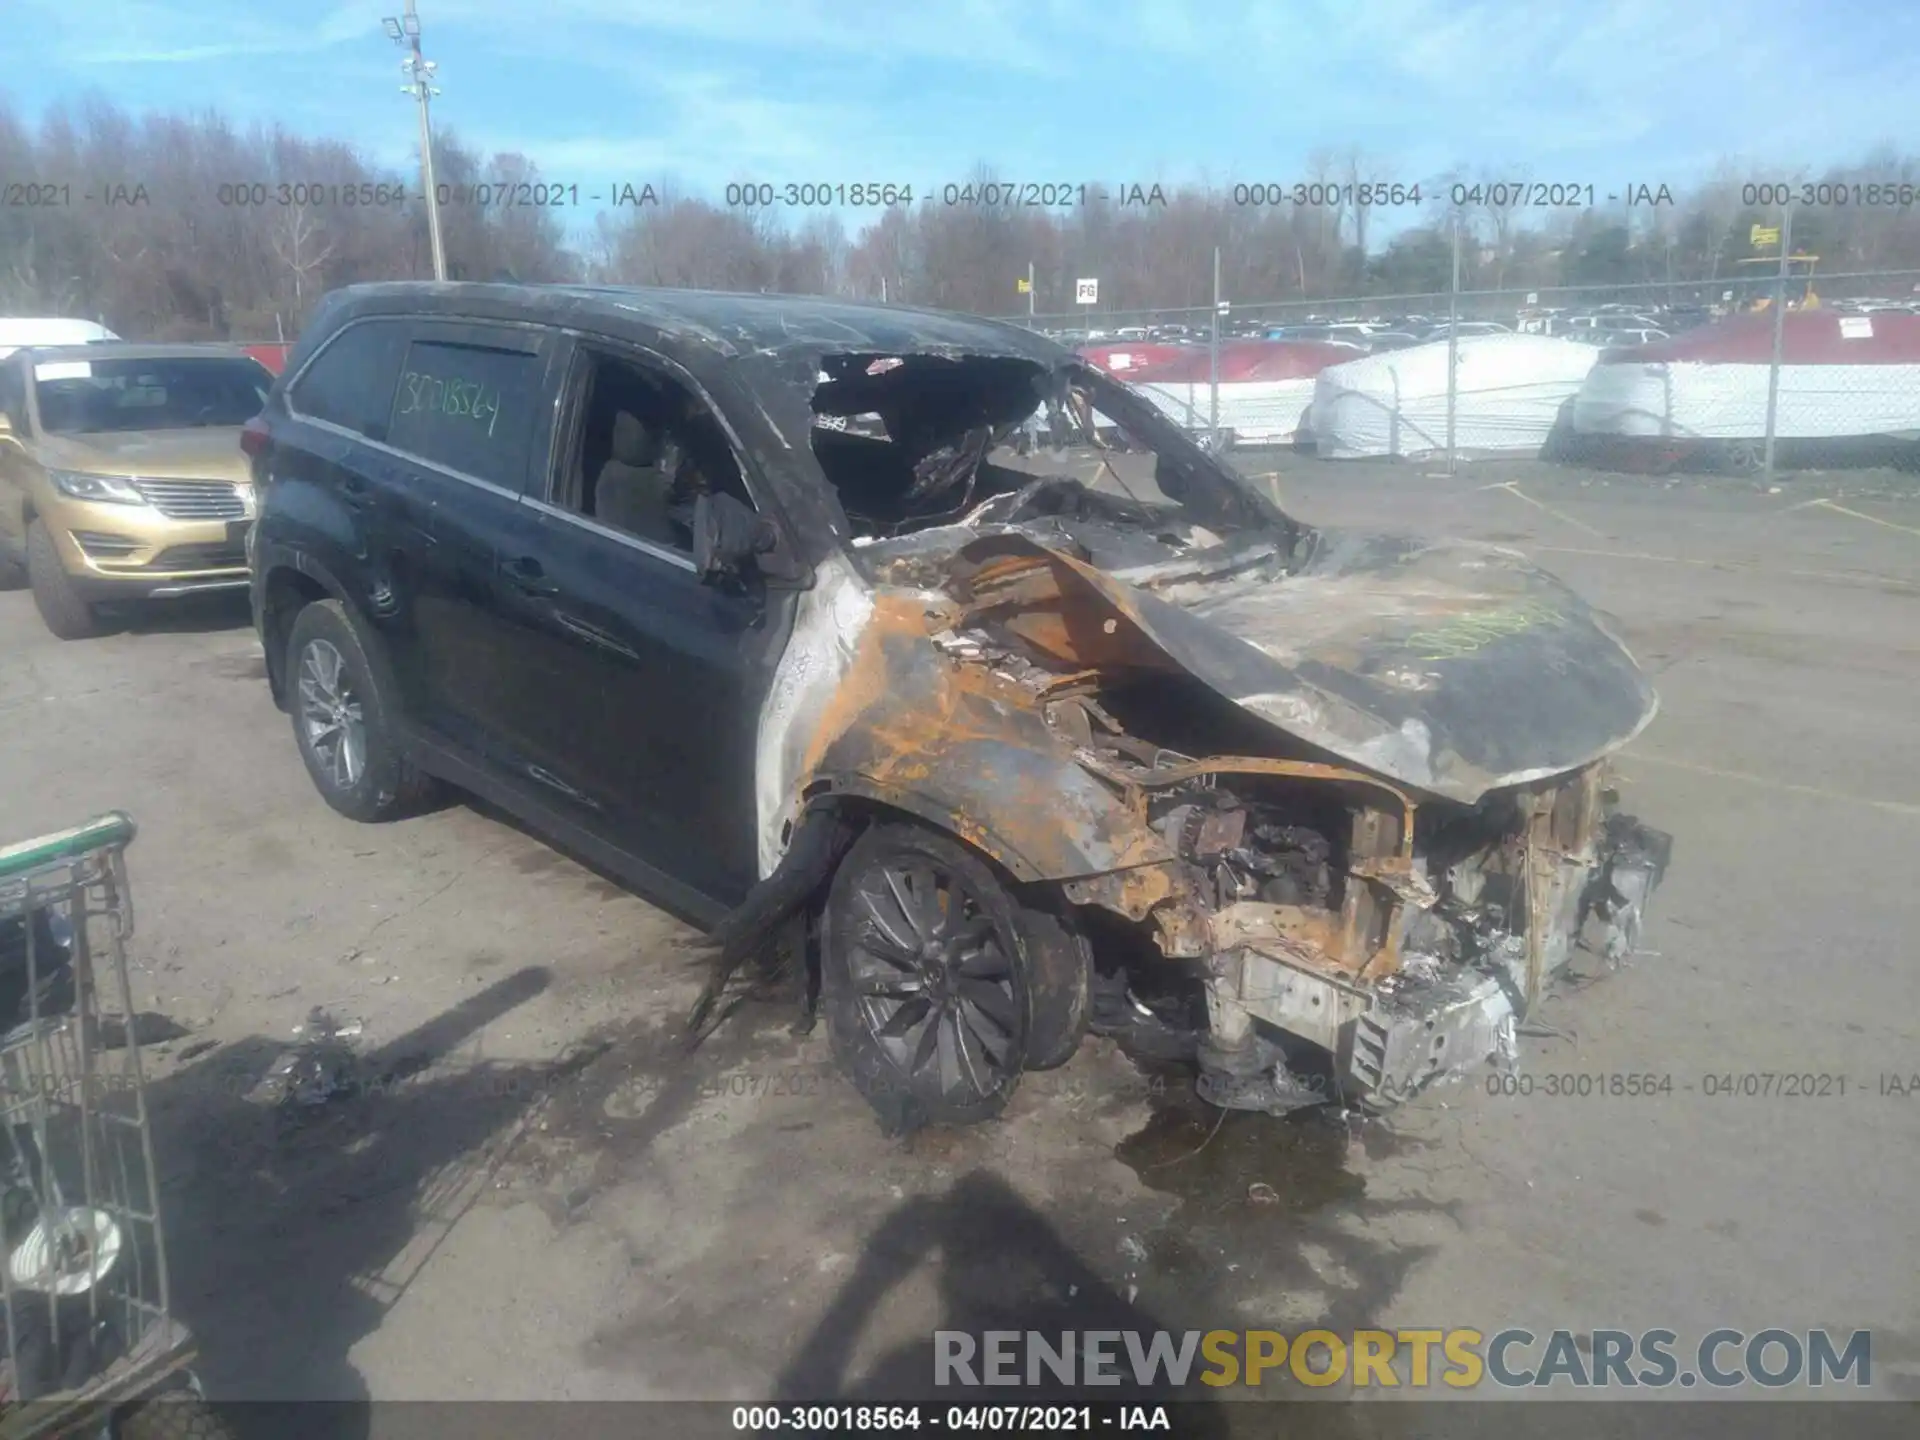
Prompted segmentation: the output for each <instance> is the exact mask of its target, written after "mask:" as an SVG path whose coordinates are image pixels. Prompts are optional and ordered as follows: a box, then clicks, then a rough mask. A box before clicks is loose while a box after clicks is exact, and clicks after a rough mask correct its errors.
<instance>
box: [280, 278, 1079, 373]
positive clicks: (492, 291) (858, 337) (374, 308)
mask: <svg viewBox="0 0 1920 1440" xmlns="http://www.w3.org/2000/svg"><path fill="white" fill-rule="evenodd" d="M334 306H342V307H346V308H347V309H348V311H349V312H350V313H352V314H355V315H372V314H445V315H461V316H469V317H473V318H490V319H502V320H525V321H538V322H545V323H550V324H551V323H560V324H575V325H580V326H582V327H583V328H587V329H592V330H596V331H599V332H601V333H605V334H614V335H624V336H626V337H628V338H631V339H633V340H636V341H640V342H642V343H648V344H652V345H655V346H658V347H660V348H662V349H679V348H685V347H697V348H702V349H707V350H710V351H717V352H719V353H720V354H721V355H723V356H729V357H731V356H739V355H746V354H754V353H759V354H796V353H797V354H805V353H809V352H817V353H820V354H831V353H836V352H844V351H861V352H865V353H869V354H935V355H954V356H958V355H993V356H1005V357H1009V358H1019V359H1025V360H1032V361H1035V362H1038V363H1040V364H1043V365H1046V366H1048V367H1052V366H1055V365H1059V364H1061V363H1064V362H1066V361H1068V360H1070V359H1071V358H1072V356H1071V352H1070V351H1068V350H1066V349H1065V348H1063V347H1062V346H1059V345H1056V344H1055V343H1054V342H1053V341H1051V340H1048V339H1047V338H1045V337H1044V336H1042V335H1038V334H1035V333H1034V332H1033V331H1030V330H1023V329H1021V328H1020V327H1018V326H1015V325H1006V324H1002V323H1000V322H998V321H994V320H983V319H980V318H978V317H975V316H971V315H957V314H952V313H949V312H946V311H941V310H920V309H914V308H911V307H908V306H904V305H874V304H868V303H864V302H860V301H852V300H830V299H823V298H821V297H819V296H814V295H764V294H761V295H748V294H736V293H733V292H729V291H720V290H670V289H650V288H644V287H640V286H614V285H604V286H603V285H476V284H465V283H452V284H447V283H436V282H430V281H389V282H382V283H378V284H371V285H353V286H349V287H347V288H346V289H344V290H339V291H335V292H334V294H333V295H332V296H331V297H329V301H328V307H329V308H332V307H334ZM316 318H318V317H316Z"/></svg>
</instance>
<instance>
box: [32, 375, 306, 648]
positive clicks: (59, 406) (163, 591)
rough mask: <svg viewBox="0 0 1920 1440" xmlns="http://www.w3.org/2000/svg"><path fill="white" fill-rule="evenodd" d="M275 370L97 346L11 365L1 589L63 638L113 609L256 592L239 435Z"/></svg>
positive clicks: (83, 632)
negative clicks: (26, 593)
mask: <svg viewBox="0 0 1920 1440" xmlns="http://www.w3.org/2000/svg"><path fill="white" fill-rule="evenodd" d="M272 386H273V376H272V375H271V374H270V373H269V372H268V371H267V369H266V367H265V366H263V365H261V364H260V362H259V361H257V360H254V359H252V358H251V357H249V356H248V355H247V354H246V353H245V352H244V351H242V350H241V349H239V348H238V347H229V346H224V345H120V344H90V345H68V346H59V347H41V348H35V349H28V350H17V351H15V352H14V353H13V354H12V355H9V356H8V357H7V358H6V359H5V360H4V361H0V588H6V587H8V586H10V585H11V586H17V585H18V584H19V583H20V581H21V579H22V578H23V572H24V578H25V579H26V580H27V582H28V583H30V584H31V585H32V587H33V600H34V605H35V606H36V607H37V608H38V610H39V611H40V618H41V619H42V620H44V621H46V624H47V628H48V629H49V630H51V631H52V632H53V633H54V634H55V635H57V636H59V637H60V638H61V639H62V640H78V639H82V638H85V637H86V636H89V635H94V634H97V633H99V630H100V628H101V621H100V615H99V611H98V608H97V607H98V606H99V605H100V604H101V603H102V602H113V601H122V600H127V601H145V600H165V599H170V598H172V597H175V596H180V595H191V594H198V593H200V592H202V591H211V590H236V591H237V590H244V589H245V588H246V584H247V557H246V530H247V527H248V526H249V525H250V524H251V523H252V521H253V513H254V503H253V483H252V477H251V475H250V474H249V472H248V468H247V459H246V456H245V455H243V454H242V453H241V451H240V427H241V426H242V425H244V424H245V423H246V422H247V421H248V420H250V419H252V418H253V417H254V416H255V415H256V414H258V413H259V411H260V407H261V406H262V404H264V403H265V401H266V398H267V392H268V391H269V390H270V389H271V388H272Z"/></svg>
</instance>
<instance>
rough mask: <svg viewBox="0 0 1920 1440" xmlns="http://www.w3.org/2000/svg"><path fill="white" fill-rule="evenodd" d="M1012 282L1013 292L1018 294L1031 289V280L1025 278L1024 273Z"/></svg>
mask: <svg viewBox="0 0 1920 1440" xmlns="http://www.w3.org/2000/svg"><path fill="white" fill-rule="evenodd" d="M1013 283H1014V292H1015V293H1016V294H1019V295H1025V294H1026V293H1027V292H1028V291H1029V290H1031V289H1033V282H1032V281H1031V280H1029V279H1027V278H1026V277H1025V276H1024V275H1023V276H1021V278H1020V279H1018V280H1016V281H1014V282H1013Z"/></svg>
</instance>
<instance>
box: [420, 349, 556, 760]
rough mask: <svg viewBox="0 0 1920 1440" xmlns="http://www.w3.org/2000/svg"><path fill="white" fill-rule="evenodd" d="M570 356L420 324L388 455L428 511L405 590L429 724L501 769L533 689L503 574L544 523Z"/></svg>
mask: <svg viewBox="0 0 1920 1440" xmlns="http://www.w3.org/2000/svg"><path fill="white" fill-rule="evenodd" d="M557 344H558V341H557V337H556V336H555V334H554V333H553V332H551V331H548V330H545V329H542V328H540V327H537V326H530V325H508V324H497V323H486V324H480V323H474V322H470V321H464V320H456V319H447V320H437V319H434V320H416V321H414V322H412V323H411V324H410V326H409V334H408V344H407V348H406V352H405V354H404V355H403V356H402V358H401V362H400V366H399V371H398V376H397V379H396V382H395V385H394V391H393V406H392V412H391V416H390V420H389V424H388V429H387V437H386V445H385V447H384V452H385V453H384V460H383V464H384V466H385V468H386V470H387V472H388V474H389V475H390V477H391V483H392V484H393V486H394V487H395V488H397V489H399V490H401V491H403V492H404V493H406V494H409V495H415V496H420V497H424V498H425V500H426V502H427V506H426V509H427V514H426V519H425V526H424V532H425V543H424V545H423V546H422V547H421V548H420V550H419V551H418V553H417V555H416V557H415V560H414V567H413V569H412V571H411V573H410V574H408V575H407V576H406V577H405V583H404V588H405V590H406V592H407V593H408V595H409V596H410V599H411V611H412V616H411V619H412V624H411V630H412V633H413V636H414V651H413V657H412V658H413V660H414V662H415V664H416V665H417V674H416V676H415V677H414V680H413V684H414V688H415V691H416V693H417V694H418V696H419V700H420V708H419V711H418V719H419V720H420V722H421V723H422V724H423V725H424V726H425V727H426V728H427V729H428V730H430V731H432V732H433V733H434V734H435V735H436V736H437V737H438V738H440V739H442V740H444V741H448V742H451V743H453V744H454V745H456V746H457V747H459V748H460V749H462V750H464V751H466V752H467V753H468V754H469V755H470V756H471V757H474V758H477V759H480V760H482V761H485V762H490V763H497V762H498V760H499V759H500V758H501V756H502V753H503V751H504V750H506V749H507V748H508V747H507V745H506V743H505V740H504V736H503V724H504V722H505V719H506V717H507V716H508V715H509V714H510V712H511V710H512V707H513V704H514V696H515V692H516V690H517V688H518V687H519V686H520V685H521V684H522V683H523V677H521V676H520V675H519V674H517V673H516V670H515V647H514V645H513V644H512V643H511V642H512V640H513V636H512V633H511V629H510V626H511V619H510V617H509V615H508V613H507V612H508V609H509V605H508V602H507V599H506V597H505V595H504V594H503V589H502V581H501V571H500V563H499V562H500V556H501V555H502V553H503V552H512V553H518V552H519V550H520V549H522V548H523V545H522V539H521V537H522V536H523V535H524V534H525V532H526V531H527V530H528V528H529V527H531V526H532V525H534V524H535V523H537V517H535V516H534V515H532V514H531V513H530V512H529V511H528V510H527V509H526V508H525V507H524V506H523V505H522V504H521V496H522V493H523V492H524V490H525V488H526V486H527V483H528V478H529V476H530V475H531V474H532V473H534V468H535V466H536V463H537V464H538V466H539V467H540V469H541V472H542V473H544V466H545V462H546V458H547V453H548V447H549V446H550V444H551V436H552V415H553V406H552V404H551V399H550V396H549V392H548V383H549V382H548V367H549V366H550V364H551V363H552V361H553V356H554V354H555V352H556V349H557Z"/></svg>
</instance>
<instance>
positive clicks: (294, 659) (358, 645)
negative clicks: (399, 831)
mask: <svg viewBox="0 0 1920 1440" xmlns="http://www.w3.org/2000/svg"><path fill="white" fill-rule="evenodd" d="M377 654H378V652H377V649H376V648H375V647H373V646H369V645H367V644H363V643H362V641H361V638H360V632H359V630H358V629H357V627H356V626H355V625H354V623H353V621H352V620H351V619H350V618H349V617H348V614H347V610H346V607H345V606H343V605H342V604H341V603H340V602H339V601H338V600H316V601H315V602H314V603H313V604H311V605H308V606H307V607H306V608H305V609H303V610H301V612H300V613H299V614H298V615H297V616H295V617H294V621H293V628H292V630H291V632H290V633H289V634H288V636H287V662H286V663H287V670H286V673H287V677H288V684H289V688H290V690H291V694H290V696H289V699H290V701H291V704H290V705H289V707H288V709H289V710H290V712H291V713H292V716H293V738H294V743H295V744H296V745H297V746H299V749H300V758H301V760H303V761H304V762H305V763H306V767H307V774H308V775H309V776H310V777H312V780H313V784H314V788H315V789H317V790H318V791H319V792H320V796H321V798H322V799H323V800H325V801H326V802H327V804H329V805H331V806H332V807H333V808H334V809H335V810H337V811H339V812H340V813H341V814H342V815H344V816H346V817H347V818H348V819H349V820H359V821H362V822H364V823H368V824H376V823H379V822H381V821H385V820H394V819H398V818H399V817H401V816H403V815H408V814H412V813H413V812H415V811H416V810H419V809H421V808H424V807H425V806H426V804H427V803H428V802H429V801H430V800H431V798H432V795H433V792H434V789H435V786H434V782H433V779H432V777H430V776H428V775H427V774H426V773H425V772H423V771H421V770H420V769H419V768H418V767H417V766H415V765H413V764H412V763H411V762H409V761H408V760H407V759H406V757H405V755H404V753H403V752H402V750H401V748H400V737H399V733H398V730H397V728H396V724H395V722H396V720H397V715H396V713H395V687H394V686H393V684H392V683H391V681H390V680H389V678H388V672H387V668H386V666H385V664H384V663H382V662H381V660H380V659H378V658H376V657H377Z"/></svg>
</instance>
